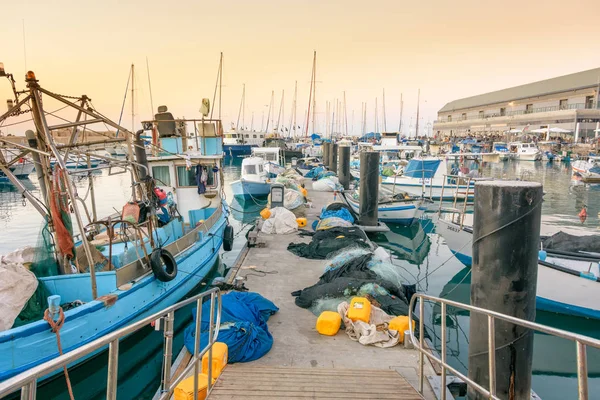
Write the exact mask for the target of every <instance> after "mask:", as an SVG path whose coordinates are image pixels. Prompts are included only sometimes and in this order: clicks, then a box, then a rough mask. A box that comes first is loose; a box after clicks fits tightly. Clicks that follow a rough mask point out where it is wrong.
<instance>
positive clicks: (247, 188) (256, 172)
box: [230, 157, 271, 199]
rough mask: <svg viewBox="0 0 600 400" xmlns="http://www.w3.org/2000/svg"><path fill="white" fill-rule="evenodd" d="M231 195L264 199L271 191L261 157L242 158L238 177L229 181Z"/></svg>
mask: <svg viewBox="0 0 600 400" xmlns="http://www.w3.org/2000/svg"><path fill="white" fill-rule="evenodd" d="M230 185H231V190H232V191H233V195H234V196H236V197H238V198H243V199H265V198H266V197H267V196H268V195H269V193H270V192H271V183H270V180H269V176H268V174H267V171H266V169H265V160H264V159H263V158H261V157H248V158H244V159H243V160H242V171H241V175H240V179H238V180H236V181H233V182H231V184H230Z"/></svg>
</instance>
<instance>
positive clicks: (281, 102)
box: [276, 90, 285, 131]
mask: <svg viewBox="0 0 600 400" xmlns="http://www.w3.org/2000/svg"><path fill="white" fill-rule="evenodd" d="M284 97H285V90H282V91H281V101H280V102H279V113H278V114H277V128H276V130H277V131H279V130H280V129H281V125H279V123H280V122H281V120H282V119H283V99H284Z"/></svg>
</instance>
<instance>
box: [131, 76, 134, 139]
mask: <svg viewBox="0 0 600 400" xmlns="http://www.w3.org/2000/svg"><path fill="white" fill-rule="evenodd" d="M134 70H135V67H134V66H133V64H131V132H135V108H134V105H135V102H134V97H133V96H134V91H133V87H134V86H135V79H134V77H135V75H134V73H135V72H134Z"/></svg>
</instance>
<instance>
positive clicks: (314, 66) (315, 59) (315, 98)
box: [312, 50, 317, 133]
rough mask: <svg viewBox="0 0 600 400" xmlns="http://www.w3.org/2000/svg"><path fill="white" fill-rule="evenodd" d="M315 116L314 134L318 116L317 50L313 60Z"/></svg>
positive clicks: (313, 121) (313, 115) (313, 119)
mask: <svg viewBox="0 0 600 400" xmlns="http://www.w3.org/2000/svg"><path fill="white" fill-rule="evenodd" d="M313 81H314V83H313V85H312V87H313V96H312V101H313V114H312V133H315V132H316V130H315V116H316V114H317V51H316V50H315V53H314V58H313Z"/></svg>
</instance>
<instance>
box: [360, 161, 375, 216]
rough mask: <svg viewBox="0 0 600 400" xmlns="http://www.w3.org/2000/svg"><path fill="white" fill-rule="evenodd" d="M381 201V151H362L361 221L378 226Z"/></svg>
mask: <svg viewBox="0 0 600 400" xmlns="http://www.w3.org/2000/svg"><path fill="white" fill-rule="evenodd" d="M378 202H379V153H378V152H376V151H365V152H362V153H360V193H359V203H360V207H359V216H358V219H359V222H360V224H361V225H364V226H377V206H378Z"/></svg>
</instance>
